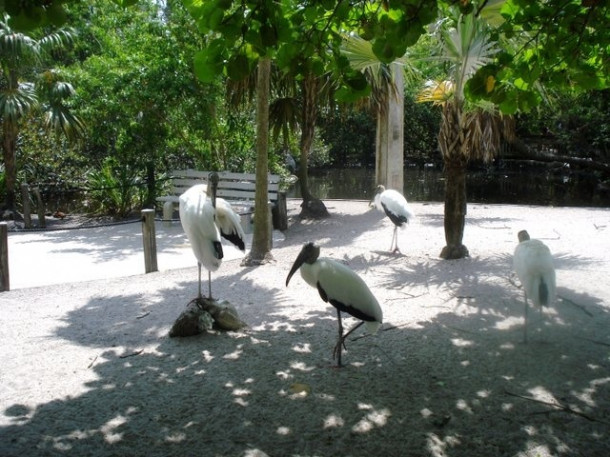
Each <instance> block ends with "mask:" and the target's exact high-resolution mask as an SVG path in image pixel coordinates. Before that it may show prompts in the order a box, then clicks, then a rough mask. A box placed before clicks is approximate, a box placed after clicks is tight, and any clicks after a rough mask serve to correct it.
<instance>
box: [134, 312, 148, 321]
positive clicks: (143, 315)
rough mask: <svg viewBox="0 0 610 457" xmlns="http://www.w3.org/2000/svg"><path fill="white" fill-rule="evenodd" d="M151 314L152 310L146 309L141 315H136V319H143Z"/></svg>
mask: <svg viewBox="0 0 610 457" xmlns="http://www.w3.org/2000/svg"><path fill="white" fill-rule="evenodd" d="M149 314H150V311H146V312H145V313H143V314H140V315H139V316H136V319H142V318H143V317H146V316H148V315H149Z"/></svg>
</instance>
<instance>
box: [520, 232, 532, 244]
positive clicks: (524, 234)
mask: <svg viewBox="0 0 610 457" xmlns="http://www.w3.org/2000/svg"><path fill="white" fill-rule="evenodd" d="M517 238H519V243H521V242H522V241H527V240H529V239H530V234H529V233H527V230H521V231H520V232H519V233H517Z"/></svg>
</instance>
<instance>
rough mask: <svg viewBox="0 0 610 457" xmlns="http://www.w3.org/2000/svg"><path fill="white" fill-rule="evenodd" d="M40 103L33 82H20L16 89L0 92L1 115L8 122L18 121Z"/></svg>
mask: <svg viewBox="0 0 610 457" xmlns="http://www.w3.org/2000/svg"><path fill="white" fill-rule="evenodd" d="M37 104H38V97H37V95H36V92H35V90H34V85H33V84H29V83H26V84H20V85H19V87H17V88H15V89H7V90H4V91H2V92H0V117H2V118H3V119H4V120H5V121H8V122H13V123H14V122H17V121H18V120H19V119H20V118H22V117H23V116H24V115H26V114H27V113H28V112H30V111H31V110H32V108H33V107H34V106H36V105H37Z"/></svg>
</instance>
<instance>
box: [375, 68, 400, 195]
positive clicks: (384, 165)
mask: <svg viewBox="0 0 610 457" xmlns="http://www.w3.org/2000/svg"><path fill="white" fill-rule="evenodd" d="M393 70H394V71H393V78H394V84H395V86H396V87H395V90H388V92H387V93H388V97H387V100H386V101H385V105H386V106H385V108H384V109H381V110H379V111H378V113H377V142H376V143H377V144H376V148H377V151H376V154H375V156H376V162H375V184H381V185H383V186H385V187H386V188H388V189H395V190H397V191H398V192H400V193H403V191H404V76H403V74H402V69H401V68H400V66H399V65H396V64H395V65H394V68H393ZM394 92H396V93H394ZM371 190H372V189H371Z"/></svg>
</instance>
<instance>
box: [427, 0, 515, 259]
mask: <svg viewBox="0 0 610 457" xmlns="http://www.w3.org/2000/svg"><path fill="white" fill-rule="evenodd" d="M502 1H503V0H498V1H491V2H489V4H488V7H489V8H492V9H493V11H497V8H498V5H499V4H501V3H502ZM487 12H488V11H485V10H479V11H473V12H471V13H469V14H466V15H462V14H456V15H454V16H452V17H449V18H446V19H443V20H442V21H441V22H440V23H439V26H438V29H439V32H440V40H441V43H442V44H443V54H442V56H441V58H442V59H443V60H447V61H449V62H450V63H451V70H450V74H449V78H448V79H447V80H445V81H437V82H428V84H427V86H426V88H425V89H424V90H423V91H422V92H421V94H420V96H419V98H418V101H429V102H434V103H438V104H441V105H442V119H441V128H440V132H439V135H438V142H439V148H440V150H441V154H442V156H443V161H444V165H445V178H446V181H445V210H444V228H445V241H446V243H447V245H446V246H445V247H444V248H443V250H442V251H441V254H440V256H441V257H442V258H443V259H458V258H463V257H466V256H468V255H469V253H468V249H467V248H466V246H464V244H463V243H462V240H463V236H464V226H465V220H466V166H467V164H468V161H470V160H474V159H481V160H490V159H491V158H492V157H493V156H494V155H495V153H496V152H497V151H498V149H499V147H500V139H501V134H502V131H503V128H504V127H505V126H507V125H508V123H507V120H506V119H504V118H502V117H500V116H498V115H496V114H494V112H493V110H492V111H489V110H486V109H484V108H483V107H480V106H479V107H476V108H474V109H471V110H469V109H468V108H469V107H468V106H467V103H466V100H465V97H464V87H465V85H466V82H467V81H468V80H469V79H470V78H471V77H472V76H473V75H474V74H475V72H476V70H478V69H479V68H481V67H482V66H483V65H485V64H487V63H489V62H490V61H491V59H492V57H493V55H494V54H495V53H496V44H495V43H494V42H492V41H491V40H490V33H489V32H490V28H489V26H488V22H486V21H485V20H484V19H483V17H488V16H486V15H485V13H487Z"/></svg>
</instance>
